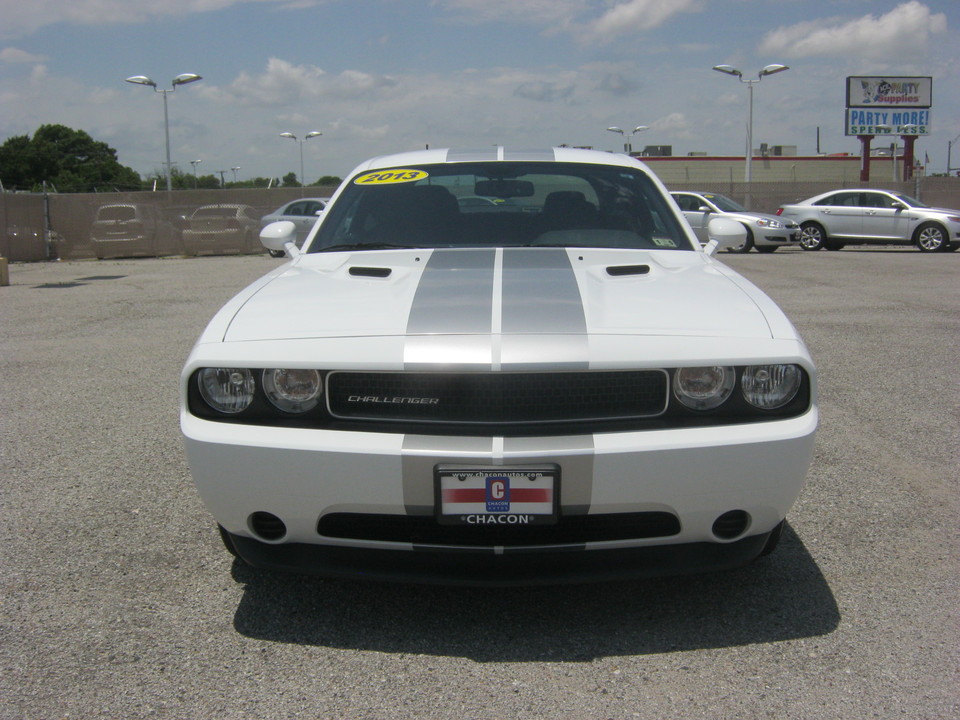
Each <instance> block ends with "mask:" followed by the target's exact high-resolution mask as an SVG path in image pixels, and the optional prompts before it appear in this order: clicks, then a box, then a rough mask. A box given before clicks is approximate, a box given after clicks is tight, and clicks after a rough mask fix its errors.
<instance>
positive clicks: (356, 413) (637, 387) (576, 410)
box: [327, 370, 667, 424]
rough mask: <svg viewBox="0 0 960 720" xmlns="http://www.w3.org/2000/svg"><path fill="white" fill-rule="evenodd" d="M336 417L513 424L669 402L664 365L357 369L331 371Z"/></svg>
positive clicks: (600, 415)
mask: <svg viewBox="0 0 960 720" xmlns="http://www.w3.org/2000/svg"><path fill="white" fill-rule="evenodd" d="M327 382H328V387H327V398H328V400H327V401H328V403H329V408H330V413H331V414H332V415H333V416H335V417H340V418H347V419H360V420H386V421H404V422H428V423H429V422H436V423H457V424H510V423H549V422H578V421H583V420H626V419H631V418H643V417H653V416H656V415H659V414H661V413H662V412H663V411H664V410H665V409H666V405H667V375H666V373H665V372H663V371H662V370H641V371H626V372H555V373H509V372H497V373H416V372H393V373H383V372H375V373H354V372H334V373H331V374H330V375H329V376H328V381H327Z"/></svg>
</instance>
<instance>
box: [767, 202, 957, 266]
mask: <svg viewBox="0 0 960 720" xmlns="http://www.w3.org/2000/svg"><path fill="white" fill-rule="evenodd" d="M777 215H779V216H781V217H782V218H784V219H790V220H794V221H796V222H798V223H799V224H800V230H801V236H802V237H801V240H800V246H801V247H802V248H803V249H804V250H820V249H821V248H826V249H827V250H839V249H840V248H842V247H843V246H844V245H866V244H890V245H916V246H917V247H918V248H919V249H920V250H922V251H923V252H936V251H944V252H950V251H953V250H956V249H957V248H960V210H948V209H943V208H932V207H929V206H927V205H925V204H924V203H922V202H920V201H919V200H917V199H916V198H912V197H910V196H908V195H904V194H903V193H898V192H894V191H892V190H871V189H865V188H851V189H847V190H833V191H831V192H827V193H823V194H821V195H815V196H814V197H812V198H808V199H807V200H803V201H802V202H799V203H796V204H794V205H783V206H781V207H780V209H779V210H777Z"/></svg>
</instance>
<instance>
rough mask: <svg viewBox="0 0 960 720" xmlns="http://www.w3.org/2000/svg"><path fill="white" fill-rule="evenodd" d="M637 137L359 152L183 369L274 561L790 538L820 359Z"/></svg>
mask: <svg viewBox="0 0 960 720" xmlns="http://www.w3.org/2000/svg"><path fill="white" fill-rule="evenodd" d="M710 236H711V242H710V243H708V244H707V246H706V247H705V248H703V249H701V245H700V243H699V242H698V241H697V238H696V237H695V235H694V234H693V232H692V230H691V228H690V226H689V225H688V224H687V223H686V221H685V220H684V218H683V215H682V214H681V213H680V211H679V209H678V208H677V207H676V205H675V204H674V203H673V202H672V201H671V199H670V197H669V195H668V193H667V191H666V189H665V188H664V186H663V185H662V184H661V183H660V181H659V180H658V179H657V178H656V177H655V176H654V175H653V174H652V173H651V172H650V171H649V170H648V169H647V168H646V167H645V166H644V165H643V164H642V163H640V162H638V161H636V160H634V159H633V158H630V157H627V156H625V155H614V154H609V153H602V152H593V151H588V150H574V149H568V148H555V149H551V150H541V151H510V150H508V149H505V148H502V147H500V148H498V147H492V148H488V149H483V150H477V151H460V152H457V151H454V150H425V151H421V152H413V153H406V154H400V155H393V156H389V157H380V158H376V159H374V160H370V161H368V162H366V163H364V164H362V165H360V166H359V167H358V168H357V169H356V170H354V171H353V172H352V173H351V174H350V176H349V177H348V179H347V180H346V181H345V182H344V183H343V184H342V186H341V187H340V188H339V189H338V191H337V193H336V194H335V196H334V197H333V199H332V201H331V203H330V205H329V206H328V207H327V209H326V210H325V211H324V213H323V214H322V215H321V217H320V218H318V221H317V223H316V225H315V227H314V228H313V230H312V231H311V233H310V235H309V236H308V237H307V240H306V242H305V244H304V246H303V250H302V251H301V250H299V249H298V248H297V245H296V243H295V240H296V230H295V228H294V227H293V225H292V223H287V222H280V223H275V224H272V225H269V226H267V227H266V228H264V229H263V231H262V233H261V241H262V242H263V244H264V245H265V246H266V247H267V248H268V249H271V250H275V251H279V250H283V251H285V253H286V254H287V255H288V256H289V258H290V259H289V261H288V262H287V263H285V264H283V265H282V266H280V267H278V268H276V269H275V270H274V271H273V272H270V273H268V274H267V275H266V276H264V277H263V278H261V279H259V280H258V281H256V282H254V283H253V284H252V285H250V286H249V287H247V288H246V289H245V290H243V291H241V292H240V293H239V294H238V295H237V296H236V297H234V298H233V299H232V300H230V301H229V302H228V303H227V304H226V305H225V306H224V307H223V308H222V309H221V310H220V311H219V312H218V313H217V315H216V316H215V317H214V318H213V320H212V321H211V322H210V324H209V325H208V326H207V328H206V329H205V330H204V332H203V334H202V335H201V337H200V339H199V340H198V341H197V343H196V345H195V346H194V348H193V350H192V352H191V353H190V356H189V358H188V359H187V362H186V365H185V367H184V369H183V373H182V378H181V391H182V392H181V412H180V421H181V428H182V431H183V436H184V445H185V451H186V456H187V460H188V463H189V465H190V469H191V471H192V474H193V477H194V479H195V482H196V485H197V487H198V489H199V492H200V495H201V497H202V499H203V501H204V503H205V504H206V506H207V508H208V509H209V510H210V512H211V513H212V515H213V516H214V518H215V519H216V521H217V523H218V525H219V527H220V532H221V536H222V538H223V540H224V543H225V545H226V546H227V549H228V550H230V551H231V552H232V553H234V554H235V555H236V556H238V557H239V558H240V559H242V560H243V561H245V562H247V563H249V564H251V565H254V566H257V567H264V568H275V569H286V570H292V571H296V572H307V573H318V574H321V575H326V576H339V577H351V578H369V579H377V580H402V581H417V582H439V583H451V584H533V583H561V582H579V581H583V580H590V579H600V580H602V579H614V578H622V577H638V576H649V575H661V574H673V573H683V572H698V571H707V570H717V569H723V568H729V567H734V566H738V565H742V564H745V563H747V562H749V561H751V560H753V559H754V558H756V557H758V556H760V555H762V554H766V553H769V552H770V551H771V550H773V548H774V546H775V545H776V543H777V540H778V539H779V537H780V534H781V531H782V529H783V524H784V518H785V516H786V514H787V511H788V510H789V509H790V507H791V505H792V504H793V503H794V501H795V500H796V498H797V496H798V494H799V492H800V490H801V487H802V485H803V482H804V479H805V476H806V473H807V469H808V467H809V464H810V459H811V455H812V449H813V441H814V433H815V430H816V426H817V405H816V398H817V385H816V376H815V371H814V366H813V363H812V361H811V358H810V355H809V353H808V351H807V349H806V347H805V346H804V344H803V341H802V340H801V339H800V337H799V336H798V334H797V332H796V330H795V329H794V327H793V326H792V325H791V323H790V322H789V321H788V320H787V318H786V317H785V316H784V314H783V312H781V310H780V309H779V308H778V307H777V306H776V305H775V304H774V302H773V301H772V300H771V299H770V298H768V297H767V296H766V295H765V294H764V293H763V292H761V291H760V290H759V289H758V288H757V287H755V286H754V285H753V284H751V283H750V282H749V281H747V280H746V279H744V278H743V277H741V276H740V275H738V274H737V273H736V272H734V271H732V270H731V269H730V268H728V267H726V266H725V265H723V264H722V263H721V262H719V261H717V260H715V259H714V258H713V256H712V255H713V252H714V251H715V250H716V249H717V248H718V247H724V246H729V245H736V244H739V243H742V242H743V228H742V227H741V226H740V224H739V223H735V222H733V223H731V222H730V221H728V220H723V219H718V220H715V221H713V223H712V224H711V228H710Z"/></svg>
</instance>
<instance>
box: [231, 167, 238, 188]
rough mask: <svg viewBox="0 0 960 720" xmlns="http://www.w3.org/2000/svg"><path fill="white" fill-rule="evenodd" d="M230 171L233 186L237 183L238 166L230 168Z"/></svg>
mask: <svg viewBox="0 0 960 720" xmlns="http://www.w3.org/2000/svg"><path fill="white" fill-rule="evenodd" d="M230 169H231V170H233V182H234V184H236V182H237V170H239V169H240V166H239V165H237V167H232V168H230Z"/></svg>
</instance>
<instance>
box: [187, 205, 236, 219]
mask: <svg viewBox="0 0 960 720" xmlns="http://www.w3.org/2000/svg"><path fill="white" fill-rule="evenodd" d="M236 216H237V208H235V207H201V208H197V209H196V210H195V211H194V213H193V217H195V218H203V217H231V218H232V217H236Z"/></svg>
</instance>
